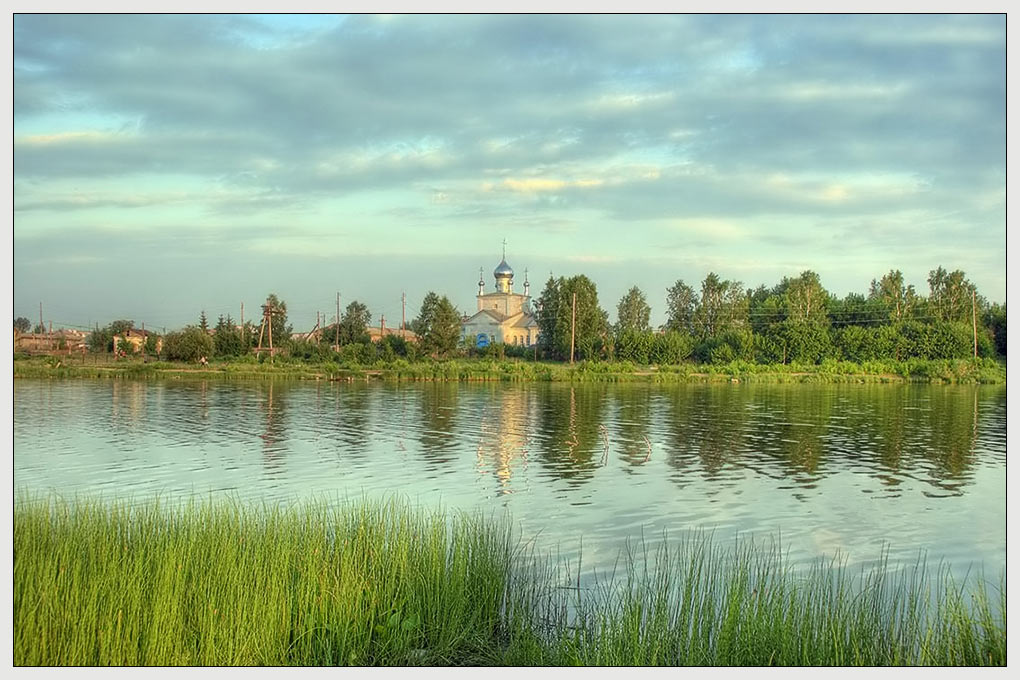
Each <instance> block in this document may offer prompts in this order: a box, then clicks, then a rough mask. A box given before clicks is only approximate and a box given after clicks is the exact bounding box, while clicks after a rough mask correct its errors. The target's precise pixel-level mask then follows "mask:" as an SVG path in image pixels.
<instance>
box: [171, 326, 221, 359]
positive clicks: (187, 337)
mask: <svg viewBox="0 0 1020 680" xmlns="http://www.w3.org/2000/svg"><path fill="white" fill-rule="evenodd" d="M213 349H214V346H213V339H212V338H210V337H209V334H208V333H206V332H205V331H203V330H202V329H201V328H199V327H198V326H187V327H185V328H184V329H183V330H181V331H177V332H174V333H167V334H166V337H165V338H164V339H163V353H164V354H165V355H166V358H167V359H170V360H171V361H196V360H198V359H200V358H201V357H208V356H211V355H212V353H213Z"/></svg>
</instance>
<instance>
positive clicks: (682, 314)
mask: <svg viewBox="0 0 1020 680" xmlns="http://www.w3.org/2000/svg"><path fill="white" fill-rule="evenodd" d="M697 302H698V297H697V294H696V293H695V292H694V289H693V288H691V287H690V286H688V285H687V284H686V283H684V282H683V280H681V279H678V280H677V282H676V283H674V284H673V286H672V287H671V288H667V289H666V314H667V319H666V329H667V330H674V331H684V332H687V333H693V332H694V310H695V307H696V306H697Z"/></svg>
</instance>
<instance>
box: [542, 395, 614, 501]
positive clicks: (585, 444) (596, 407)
mask: <svg viewBox="0 0 1020 680" xmlns="http://www.w3.org/2000/svg"><path fill="white" fill-rule="evenodd" d="M605 394H606V393H605V388H603V387H601V386H598V385H594V386H588V385H579V386H573V385H571V386H570V387H569V388H568V387H564V386H562V385H544V386H543V387H542V394H541V407H540V408H539V409H538V413H537V423H538V436H536V437H535V446H536V448H537V450H538V453H539V460H540V462H541V463H542V465H543V466H544V467H545V468H547V469H548V470H550V471H551V472H553V473H554V474H555V475H556V476H557V477H560V478H562V479H570V480H573V481H577V482H582V481H587V480H588V479H591V477H592V474H593V471H594V470H595V469H596V468H598V467H599V466H600V461H601V458H602V452H603V444H602V435H601V434H600V432H599V425H600V424H602V420H603V419H604V417H605V401H604V400H605V398H606V396H605Z"/></svg>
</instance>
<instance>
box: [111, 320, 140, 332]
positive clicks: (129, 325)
mask: <svg viewBox="0 0 1020 680" xmlns="http://www.w3.org/2000/svg"><path fill="white" fill-rule="evenodd" d="M134 327H135V322H134V321H131V320H130V319H118V320H116V321H111V322H110V325H109V326H107V328H108V329H109V330H110V334H111V335H124V334H125V333H127V332H128V331H129V330H132V329H133V328H134Z"/></svg>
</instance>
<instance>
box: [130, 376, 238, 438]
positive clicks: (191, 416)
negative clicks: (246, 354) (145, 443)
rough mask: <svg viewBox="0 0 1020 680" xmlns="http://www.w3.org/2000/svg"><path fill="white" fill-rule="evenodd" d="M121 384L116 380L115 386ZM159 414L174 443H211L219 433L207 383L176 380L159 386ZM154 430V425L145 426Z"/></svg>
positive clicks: (165, 430)
mask: <svg viewBox="0 0 1020 680" xmlns="http://www.w3.org/2000/svg"><path fill="white" fill-rule="evenodd" d="M117 382H121V381H119V380H118V381H115V383H117ZM160 387H161V389H162V390H165V394H160V395H159V402H160V403H159V415H160V417H159V418H158V419H156V420H155V422H157V423H159V427H160V428H161V432H160V434H163V435H164V436H166V437H167V438H168V439H170V440H172V441H181V442H184V443H187V444H191V443H194V442H196V441H205V440H208V439H209V438H210V437H212V436H213V435H215V434H217V432H218V431H220V430H219V428H218V427H217V423H216V422H215V421H214V420H212V419H211V418H210V415H209V413H210V409H209V402H210V392H211V390H210V388H209V384H208V383H207V382H206V381H205V380H202V381H191V380H174V381H168V382H166V383H162V384H161V385H160ZM146 425H147V426H148V427H152V426H153V425H152V422H149V423H146Z"/></svg>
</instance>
